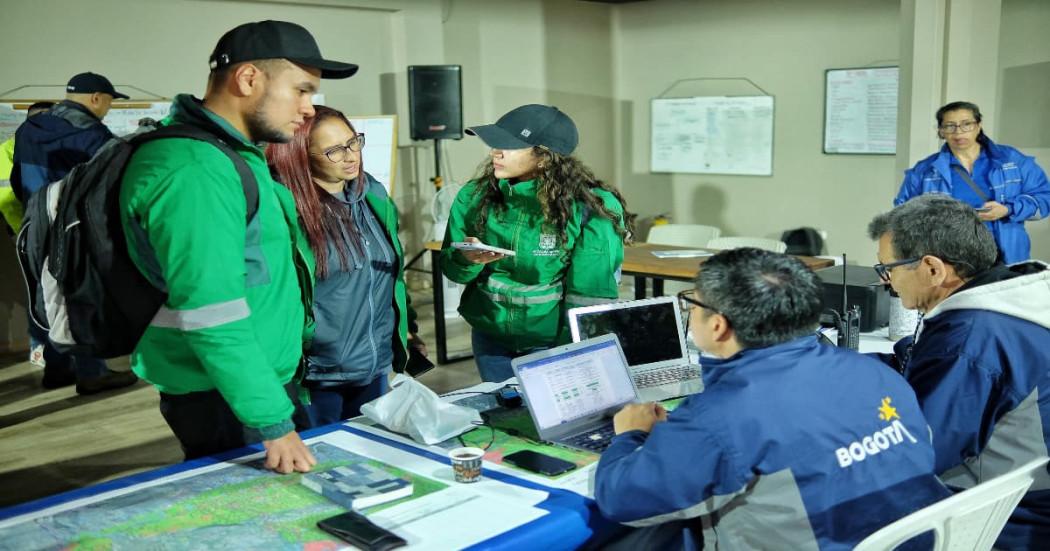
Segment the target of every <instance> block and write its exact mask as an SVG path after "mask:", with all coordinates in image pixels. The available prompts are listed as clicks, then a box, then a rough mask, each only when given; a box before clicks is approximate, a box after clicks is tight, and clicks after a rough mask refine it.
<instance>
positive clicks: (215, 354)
mask: <svg viewBox="0 0 1050 551" xmlns="http://www.w3.org/2000/svg"><path fill="white" fill-rule="evenodd" d="M174 122H180V123H188V124H192V125H194V126H199V127H202V128H209V129H210V130H212V131H214V132H217V133H218V134H219V135H220V136H225V137H226V138H227V143H229V144H230V146H231V147H233V148H234V149H235V150H236V151H237V152H238V153H240V155H241V156H242V157H243V158H244V159H245V161H247V163H248V166H249V167H250V168H251V170H252V172H253V173H254V174H255V178H256V180H257V181H258V185H259V211H258V213H257V214H256V216H255V217H254V218H253V219H252V220H251V222H250V223H248V224H247V225H246V223H245V218H246V216H247V205H246V203H245V197H244V191H243V189H242V186H241V181H240V178H239V177H238V176H237V174H236V172H235V171H234V168H233V165H232V164H231V163H230V160H229V159H228V158H226V156H225V155H224V154H223V153H222V152H221V151H219V150H218V149H216V148H215V147H213V146H211V145H208V144H206V143H203V142H199V141H195V140H189V139H166V140H158V141H155V142H151V143H148V144H146V145H144V146H142V147H141V148H140V149H139V150H138V151H136V152H135V154H134V157H133V158H132V160H131V162H130V164H129V165H128V168H127V171H126V172H125V174H124V180H123V184H122V188H121V194H120V209H121V222H122V224H123V226H124V232H125V235H126V236H127V239H128V248H129V251H130V254H131V257H132V259H133V260H134V261H135V264H136V265H137V266H138V268H139V270H140V271H141V272H142V273H143V275H145V276H146V277H147V278H148V279H149V280H150V281H151V282H153V283H154V284H155V285H157V286H158V287H160V288H162V289H165V290H166V291H167V293H168V300H167V302H166V303H165V305H164V307H162V308H161V310H160V312H158V314H157V316H156V317H155V318H154V320H153V322H152V323H151V324H150V327H149V328H148V329H147V330H146V334H145V335H144V336H143V337H142V340H141V341H139V344H138V346H136V347H135V351H134V353H133V354H132V356H131V362H132V369H133V370H134V371H135V373H137V374H138V375H139V376H140V377H142V378H143V379H146V380H148V381H149V382H151V383H153V385H154V386H156V387H157V389H158V390H160V391H161V392H165V393H169V394H186V393H189V392H195V391H203V390H211V389H217V390H218V391H219V392H220V393H221V394H222V396H223V398H224V399H225V400H226V402H227V403H228V404H229V405H230V408H231V409H232V410H233V412H234V414H235V415H236V416H237V418H238V419H239V420H240V421H241V422H242V423H244V425H245V426H246V427H248V428H250V429H255V430H256V431H258V434H257V437H258V438H259V439H260V440H270V439H273V438H278V437H280V436H283V435H284V434H287V433H288V432H290V431H292V430H294V427H293V424H292V421H291V415H292V411H293V405H292V402H291V400H290V399H289V398H288V395H287V394H286V392H285V390H284V388H283V387H284V385H285V384H287V383H288V382H290V381H291V380H292V379H293V377H294V376H295V374H296V369H297V367H298V366H299V360H300V357H301V355H302V351H303V343H304V338H307V337H308V333H309V331H308V330H306V329H304V328H309V327H310V326H311V323H312V320H311V318H312V316H311V315H310V314H309V313H310V311H311V310H310V308H308V307H305V306H304V304H305V305H309V304H312V300H313V299H312V296H311V293H312V285H313V275H312V269H313V255H312V254H311V253H310V249H309V246H307V243H306V240H305V236H304V235H303V233H302V230H301V229H300V227H299V224H298V222H297V217H296V212H295V204H294V201H293V199H292V194H291V192H289V191H288V190H287V189H286V188H284V187H283V186H281V185H279V184H277V183H276V182H274V181H273V179H272V178H271V177H270V172H269V170H268V168H267V166H266V158H265V156H264V155H263V151H262V150H261V149H259V148H258V147H256V146H255V145H253V144H251V143H249V142H248V140H247V138H246V137H245V136H244V135H242V134H241V133H239V132H238V131H237V130H236V129H234V128H233V127H232V126H230V124H229V123H228V122H226V121H225V120H224V119H222V118H220V117H219V116H217V115H215V114H214V113H211V112H210V111H208V110H207V109H205V108H204V107H203V105H202V104H201V103H200V102H199V101H198V100H196V99H195V98H193V97H192V96H189V95H179V96H178V97H176V98H175V102H174V103H173V104H172V108H171V115H170V116H169V117H168V118H167V119H165V121H164V123H163V124H172V123H174Z"/></svg>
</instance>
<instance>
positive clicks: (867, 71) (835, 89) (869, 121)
mask: <svg viewBox="0 0 1050 551" xmlns="http://www.w3.org/2000/svg"><path fill="white" fill-rule="evenodd" d="M899 80H900V75H899V69H898V68H897V67H868V68H857V69H828V70H827V71H825V80H824V153H840V154H841V153H845V154H861V155H895V154H896V153H897V89H898V83H899Z"/></svg>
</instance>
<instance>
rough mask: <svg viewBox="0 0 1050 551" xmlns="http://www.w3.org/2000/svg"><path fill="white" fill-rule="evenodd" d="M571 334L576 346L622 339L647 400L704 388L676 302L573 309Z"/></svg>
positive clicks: (650, 301) (659, 299)
mask: <svg viewBox="0 0 1050 551" xmlns="http://www.w3.org/2000/svg"><path fill="white" fill-rule="evenodd" d="M569 329H570V331H572V340H573V341H581V340H584V339H589V338H592V337H597V336H599V335H605V334H607V333H614V334H615V335H616V336H617V337H619V340H620V346H622V347H623V353H624V355H625V356H627V364H628V365H629V366H630V369H631V376H632V377H633V379H634V385H635V386H636V387H637V388H638V395H639V397H640V398H641V399H642V400H643V401H646V402H658V401H660V400H667V399H669V398H677V397H679V396H687V395H689V394H696V393H697V392H700V391H702V390H703V389H704V383H703V380H702V379H701V378H700V366H698V365H696V364H693V363H691V362H690V361H689V352H688V350H687V349H686V347H685V335H684V334H683V332H682V317H681V313H680V312H679V310H678V303H677V299H676V298H675V297H657V298H648V299H643V300H632V301H630V302H614V303H611V304H599V305H595V306H583V307H580V308H572V309H570V310H569Z"/></svg>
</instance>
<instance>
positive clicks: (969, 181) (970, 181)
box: [952, 163, 991, 203]
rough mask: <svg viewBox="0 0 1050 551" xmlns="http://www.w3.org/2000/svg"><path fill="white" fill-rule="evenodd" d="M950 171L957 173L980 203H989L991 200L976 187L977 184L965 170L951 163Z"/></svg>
mask: <svg viewBox="0 0 1050 551" xmlns="http://www.w3.org/2000/svg"><path fill="white" fill-rule="evenodd" d="M952 170H954V171H955V172H957V173H958V174H959V176H961V177H962V179H963V180H964V181H965V182H966V183H967V184H969V185H970V189H972V190H973V192H974V193H976V194H977V196H978V197H980V198H981V200H982V201H984V202H985V203H987V202H988V201H991V199H989V198H988V194H987V193H985V192H984V191H982V190H981V188H980V187H978V186H977V184H976V183H975V182H974V181H973V178H971V177H970V173H968V172H966V169H965V168H963V167H961V166H959V165H957V164H954V163H953V164H952Z"/></svg>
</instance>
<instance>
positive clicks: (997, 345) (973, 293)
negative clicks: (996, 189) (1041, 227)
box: [868, 195, 1050, 549]
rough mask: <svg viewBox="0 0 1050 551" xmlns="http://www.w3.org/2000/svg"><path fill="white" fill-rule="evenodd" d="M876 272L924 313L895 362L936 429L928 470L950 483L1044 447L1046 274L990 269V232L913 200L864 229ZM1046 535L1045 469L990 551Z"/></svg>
mask: <svg viewBox="0 0 1050 551" xmlns="http://www.w3.org/2000/svg"><path fill="white" fill-rule="evenodd" d="M868 234H869V236H870V237H871V238H872V239H874V240H877V241H878V251H879V252H878V258H879V264H876V265H875V271H877V272H878V273H879V276H880V277H882V279H883V281H884V282H886V283H888V284H889V285H891V286H892V287H893V289H894V290H895V291H896V292H897V293H898V294H899V295H900V297H901V301H902V303H903V304H904V307H905V308H913V309H916V310H918V311H919V312H920V314H922V315H923V318H922V322H921V324H920V325H919V328H918V330H917V331H916V334H915V336H914V337H906V338H904V339H902V340H901V341H900V342H898V343H897V346H896V347H895V348H896V354H895V355H894V357H893V358H892V363H893V364H894V365H895V366H896V367H898V368H899V369H901V370H902V372H903V373H904V376H905V378H907V380H908V382H909V383H910V384H911V385H912V388H914V389H915V394H916V395H917V396H918V398H919V403H920V405H921V406H922V409H923V411H924V412H925V414H926V418H927V419H928V420H929V422H930V428H931V429H932V431H933V442H934V448H935V450H936V453H937V462H936V466H937V473H938V474H939V476H940V477H941V479H942V480H943V481H944V482H945V483H946V484H947V485H948V486H949V487H951V488H953V489H956V490H961V489H966V488H970V487H973V486H975V485H977V484H980V483H981V482H984V481H986V480H989V479H991V478H994V477H996V476H998V475H1001V474H1003V473H1006V472H1008V471H1010V470H1012V469H1014V468H1016V467H1018V466H1020V465H1023V464H1025V463H1027V462H1029V461H1031V460H1033V459H1037V458H1040V457H1046V456H1047V448H1048V442H1050V369H1048V366H1050V271H1048V270H1047V266H1046V264H1044V263H1042V262H1038V261H1028V262H1022V263H1019V264H1013V265H1010V266H1005V265H1002V264H996V263H995V258H996V252H997V249H996V245H995V241H994V239H993V238H992V234H991V232H989V231H988V228H987V227H986V226H985V224H984V223H983V222H982V221H981V220H980V218H979V217H978V215H977V213H975V212H974V210H973V208H972V207H970V206H969V205H967V204H965V203H962V202H960V201H957V200H955V199H953V198H951V197H948V196H945V195H922V196H920V197H916V198H914V199H911V200H910V201H908V202H906V203H903V204H901V205H900V206H898V207H896V208H894V209H893V210H892V211H890V212H888V213H885V214H880V215H879V216H876V217H875V219H874V220H872V222H871V224H870V225H869V226H868ZM1048 541H1050V472H1047V471H1043V472H1041V473H1040V474H1039V475H1038V476H1037V477H1036V479H1035V483H1034V484H1033V485H1032V487H1031V489H1030V490H1029V491H1028V493H1027V494H1025V496H1024V498H1023V499H1022V500H1021V503H1020V505H1019V506H1018V508H1017V510H1015V511H1014V513H1013V515H1012V516H1011V517H1010V521H1009V522H1008V523H1007V525H1006V528H1005V529H1004V530H1003V532H1002V534H1001V535H1000V537H999V539H998V541H997V542H996V548H1001V549H1034V548H1035V547H1036V546H1037V542H1042V544H1043V545H1044V546H1045V544H1046V542H1048Z"/></svg>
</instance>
